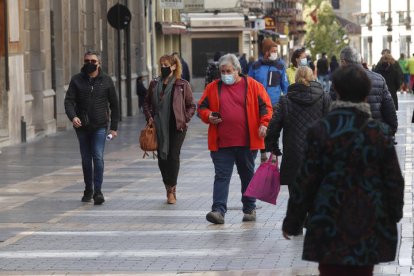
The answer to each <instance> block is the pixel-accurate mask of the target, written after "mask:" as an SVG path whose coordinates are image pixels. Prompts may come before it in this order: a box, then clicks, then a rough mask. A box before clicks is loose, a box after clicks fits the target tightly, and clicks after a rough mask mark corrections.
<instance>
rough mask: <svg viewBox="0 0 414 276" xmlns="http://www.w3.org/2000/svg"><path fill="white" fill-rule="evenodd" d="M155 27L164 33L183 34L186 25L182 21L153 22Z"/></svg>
mask: <svg viewBox="0 0 414 276" xmlns="http://www.w3.org/2000/svg"><path fill="white" fill-rule="evenodd" d="M155 28H156V29H157V30H158V31H160V32H162V33H163V34H165V35H174V34H183V33H186V32H187V26H186V25H185V24H184V23H183V22H155Z"/></svg>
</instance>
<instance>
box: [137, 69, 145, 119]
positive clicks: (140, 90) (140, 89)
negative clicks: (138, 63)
mask: <svg viewBox="0 0 414 276" xmlns="http://www.w3.org/2000/svg"><path fill="white" fill-rule="evenodd" d="M143 81H144V80H143V77H142V76H139V77H138V78H137V96H138V109H139V110H140V111H141V112H142V111H143V106H144V99H145V96H147V88H145V85H144V82H143Z"/></svg>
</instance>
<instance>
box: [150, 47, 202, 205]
mask: <svg viewBox="0 0 414 276" xmlns="http://www.w3.org/2000/svg"><path fill="white" fill-rule="evenodd" d="M159 66H160V68H161V76H159V77H158V78H156V79H154V80H152V81H151V83H150V86H149V89H148V95H147V97H146V98H145V101H144V114H145V117H146V118H147V121H148V122H151V121H153V122H154V123H155V128H156V130H157V142H158V149H157V153H158V167H159V169H160V171H161V175H162V181H163V183H164V186H165V189H166V191H167V203H168V204H175V203H176V201H177V196H176V186H177V178H178V173H179V170H180V151H181V147H182V145H183V142H184V138H185V135H186V133H187V128H188V123H189V122H190V119H191V117H193V115H194V113H195V103H194V100H193V92H192V90H191V87H190V84H189V83H188V81H186V80H184V79H182V78H181V70H182V67H181V62H180V60H179V58H178V57H177V56H174V55H164V56H162V57H161V58H160V59H159Z"/></svg>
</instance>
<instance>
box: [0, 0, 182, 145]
mask: <svg viewBox="0 0 414 276" xmlns="http://www.w3.org/2000/svg"><path fill="white" fill-rule="evenodd" d="M118 3H119V4H121V5H124V6H125V7H127V8H128V9H129V11H130V13H131V19H130V22H129V25H128V28H125V29H121V30H117V29H115V28H113V27H111V25H110V24H108V20H107V13H108V11H109V10H110V9H111V7H113V6H114V5H116V4H118ZM179 14H180V12H179V10H178V9H174V8H163V7H162V5H161V0H155V1H154V0H152V1H150V0H144V1H128V0H121V1H118V0H0V147H2V146H6V145H11V144H17V143H20V142H22V141H26V140H27V141H29V140H33V139H35V138H36V137H41V136H44V135H48V134H51V133H55V132H56V131H58V129H66V128H71V127H72V124H71V123H70V122H69V121H68V119H67V117H66V115H65V111H64V105H63V101H64V97H65V93H66V90H67V88H68V85H69V82H70V79H71V76H72V75H74V74H76V73H78V72H79V71H80V68H81V67H82V65H83V54H84V52H85V51H86V50H88V49H95V50H98V51H99V52H100V53H101V56H102V69H103V70H104V71H105V72H106V73H108V74H109V75H110V76H112V78H113V80H114V82H115V86H116V88H117V92H118V94H119V99H120V103H121V108H122V116H123V117H125V116H131V115H134V114H136V113H137V112H138V107H137V106H138V100H137V97H136V93H135V91H136V85H135V83H136V78H137V76H139V75H140V76H144V79H145V80H146V83H147V84H148V81H149V80H150V79H152V78H153V77H155V76H157V75H158V66H157V61H158V58H159V57H160V56H161V55H163V54H164V53H172V52H173V51H179V50H180V32H177V30H182V26H179V27H175V25H174V24H173V22H179V21H180V16H179ZM118 35H119V36H118ZM118 38H119V39H118Z"/></svg>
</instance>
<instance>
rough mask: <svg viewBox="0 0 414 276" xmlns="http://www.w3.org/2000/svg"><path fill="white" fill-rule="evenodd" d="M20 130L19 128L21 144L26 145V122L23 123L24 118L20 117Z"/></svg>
mask: <svg viewBox="0 0 414 276" xmlns="http://www.w3.org/2000/svg"><path fill="white" fill-rule="evenodd" d="M20 128H21V137H22V143H26V122H25V121H24V116H22V118H21V120H20Z"/></svg>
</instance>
